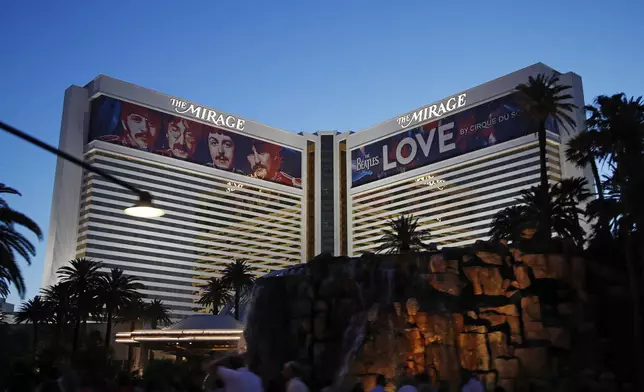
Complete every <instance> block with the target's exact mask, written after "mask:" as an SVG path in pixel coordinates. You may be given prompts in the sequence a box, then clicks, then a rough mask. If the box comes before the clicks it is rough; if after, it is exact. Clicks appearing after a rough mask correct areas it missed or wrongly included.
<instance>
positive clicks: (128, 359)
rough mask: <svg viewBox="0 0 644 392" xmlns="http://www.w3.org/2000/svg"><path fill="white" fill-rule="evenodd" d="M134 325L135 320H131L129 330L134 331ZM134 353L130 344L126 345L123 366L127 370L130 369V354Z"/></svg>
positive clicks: (129, 370)
mask: <svg viewBox="0 0 644 392" xmlns="http://www.w3.org/2000/svg"><path fill="white" fill-rule="evenodd" d="M135 326H136V321H132V322H131V323H130V332H132V331H134V328H135ZM133 353H134V347H132V345H131V344H128V345H127V358H126V359H125V367H126V369H127V372H128V373H129V372H131V371H132V354H133Z"/></svg>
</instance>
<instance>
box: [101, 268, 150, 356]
mask: <svg viewBox="0 0 644 392" xmlns="http://www.w3.org/2000/svg"><path fill="white" fill-rule="evenodd" d="M135 280H136V278H135V277H133V276H127V275H124V274H123V270H122V269H119V268H112V270H111V271H110V272H109V273H108V274H106V275H105V279H103V280H101V281H100V283H99V287H98V301H99V303H100V304H102V305H104V306H105V319H106V320H105V321H106V322H107V326H106V329H105V348H106V349H107V348H109V347H110V341H111V340H112V319H113V318H114V315H115V314H116V313H117V312H118V311H119V310H120V309H121V308H122V307H123V306H125V305H127V304H128V303H129V302H132V301H135V300H136V299H137V298H139V293H138V292H137V291H136V290H139V289H142V288H143V285H142V284H140V283H136V282H135Z"/></svg>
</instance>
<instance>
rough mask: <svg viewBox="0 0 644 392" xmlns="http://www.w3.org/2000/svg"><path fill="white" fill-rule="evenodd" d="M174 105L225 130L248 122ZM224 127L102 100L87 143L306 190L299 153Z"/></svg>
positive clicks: (92, 118)
mask: <svg viewBox="0 0 644 392" xmlns="http://www.w3.org/2000/svg"><path fill="white" fill-rule="evenodd" d="M173 100H174V98H173ZM171 101H172V100H171ZM172 102H173V106H174V107H175V110H176V111H177V112H178V113H183V114H191V115H192V116H194V117H195V118H199V119H200V120H208V121H209V122H213V123H214V124H220V123H221V124H222V125H223V127H228V128H233V129H236V130H242V129H243V128H244V120H241V119H237V118H234V117H233V116H224V115H222V114H221V113H215V112H214V111H212V110H210V109H205V108H203V107H201V106H194V105H193V104H187V103H186V102H184V101H179V100H174V101H172ZM184 104H185V105H184ZM213 119H214V121H212V120H213ZM223 127H222V128H218V127H214V126H209V125H206V124H202V123H201V122H197V121H192V120H188V119H186V118H183V117H181V116H179V115H172V114H167V113H161V112H159V111H156V110H152V109H149V108H147V107H144V106H139V105H136V104H133V103H130V102H126V101H121V100H118V99H115V98H112V97H107V96H100V97H98V98H96V99H94V100H93V101H92V107H91V116H90V132H89V140H88V141H92V140H101V141H103V142H108V143H113V144H119V145H122V146H125V147H129V148H135V149H137V150H142V151H147V152H151V153H154V154H158V155H163V156H166V157H169V158H173V159H179V160H183V161H187V162H192V163H196V164H200V165H204V166H208V167H210V168H212V169H214V170H224V171H227V172H230V173H235V174H239V175H243V176H247V177H252V178H257V179H260V180H264V181H271V182H274V183H279V184H283V185H287V186H292V187H296V188H301V187H302V179H301V173H302V153H301V152H300V151H298V150H295V149H292V148H288V147H284V146H280V145H278V144H275V143H271V142H267V141H264V140H259V139H256V138H254V137H251V136H248V135H245V134H242V133H238V132H233V131H229V130H228V129H224V128H223ZM237 188H239V187H237V186H235V185H233V186H231V187H228V189H231V190H234V189H237Z"/></svg>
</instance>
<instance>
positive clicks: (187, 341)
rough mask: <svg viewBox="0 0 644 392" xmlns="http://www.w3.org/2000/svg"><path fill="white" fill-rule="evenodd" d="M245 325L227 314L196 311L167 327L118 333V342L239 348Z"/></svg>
mask: <svg viewBox="0 0 644 392" xmlns="http://www.w3.org/2000/svg"><path fill="white" fill-rule="evenodd" d="M243 333H244V330H243V326H242V325H241V323H240V322H239V321H237V320H235V319H234V318H233V317H231V316H228V315H225V316H219V315H195V316H190V317H188V318H186V319H184V320H181V321H179V322H178V323H175V324H173V325H171V326H169V327H167V328H164V329H139V330H134V331H131V332H119V333H117V334H116V343H124V344H133V345H140V344H145V345H146V346H150V347H152V348H155V349H161V350H169V351H177V350H190V351H204V350H205V351H237V350H239V349H243V347H240V343H242V344H243Z"/></svg>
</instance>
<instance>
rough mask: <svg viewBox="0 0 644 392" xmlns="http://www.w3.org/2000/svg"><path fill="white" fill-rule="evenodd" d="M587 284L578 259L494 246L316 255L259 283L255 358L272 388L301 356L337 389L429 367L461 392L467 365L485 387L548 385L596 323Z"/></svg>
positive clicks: (318, 380) (252, 324)
mask: <svg viewBox="0 0 644 392" xmlns="http://www.w3.org/2000/svg"><path fill="white" fill-rule="evenodd" d="M584 282H585V271H584V260H583V259H581V258H579V257H572V256H565V255H562V254H537V253H524V252H522V251H521V250H519V249H515V248H512V247H510V248H507V247H504V246H503V245H491V244H489V243H477V244H476V245H474V246H472V247H468V248H455V249H443V250H442V251H439V252H433V253H417V254H409V255H394V256H383V257H380V256H374V255H365V256H363V257H361V258H357V259H349V258H346V257H335V258H334V257H331V256H319V257H318V258H316V259H314V260H312V261H311V262H309V263H308V264H307V265H302V266H298V267H295V268H293V269H290V270H285V271H281V272H279V273H277V274H275V275H272V276H267V277H265V278H262V279H260V280H259V281H258V284H257V287H256V288H255V293H254V296H253V302H252V310H251V312H250V314H249V316H248V320H247V325H248V327H247V330H246V341H247V345H248V354H249V357H250V360H251V366H252V367H253V368H254V369H255V370H256V371H258V373H259V374H260V375H261V376H262V378H263V379H264V380H265V381H266V382H267V385H269V389H270V386H272V385H275V388H278V387H277V385H278V384H276V383H278V382H279V381H278V380H279V368H280V366H281V364H282V363H284V362H285V361H288V360H298V361H300V362H302V363H304V364H308V365H309V366H310V367H311V369H312V371H311V376H312V377H311V378H312V379H311V382H312V384H314V385H316V386H317V387H323V386H327V385H334V388H335V390H338V391H341V390H343V388H345V387H347V386H348V385H349V384H350V382H349V381H348V380H355V378H360V379H361V381H362V382H363V385H364V387H365V389H366V390H369V389H370V388H371V387H372V386H373V385H374V383H375V377H376V375H377V374H384V375H385V377H387V378H388V380H390V381H391V384H392V385H395V383H396V382H397V381H398V380H400V379H401V378H402V377H405V376H415V375H418V374H427V375H429V376H430V377H431V379H432V382H433V383H434V386H441V387H442V388H444V389H443V390H450V391H457V390H458V389H459V383H460V382H461V378H462V377H463V375H464V374H465V373H474V374H476V375H478V377H479V378H480V379H481V381H482V382H484V383H485V384H486V386H487V388H488V390H492V389H493V388H494V387H495V386H502V387H503V388H504V389H505V390H506V391H508V392H513V391H524V390H525V391H528V390H536V391H539V390H550V388H553V387H555V386H556V385H560V384H561V385H564V383H565V382H568V384H570V382H573V384H574V381H575V380H576V377H578V374H577V373H575V369H579V368H580V365H579V364H577V363H576V364H574V365H575V366H573V365H572V364H571V363H570V361H572V358H579V355H573V354H574V353H575V352H576V351H578V350H579V349H580V348H579V347H578V345H576V344H575V343H576V341H577V340H576V339H573V337H575V336H577V334H578V333H579V331H581V330H583V328H588V327H589V323H588V321H591V320H588V319H587V318H588V317H587V315H584V314H583V312H582V310H583V305H584V301H585V298H586V296H585V293H584ZM590 324H591V325H592V322H591V323H590ZM591 329H592V327H591ZM586 335H587V334H586ZM586 335H584V336H586ZM584 342H585V343H584V344H585V345H588V344H589V343H588V340H584ZM583 350H585V352H586V353H589V352H593V350H590V349H589V348H588V347H584V348H583ZM590 356H592V355H590ZM587 361H588V363H593V361H595V360H594V359H591V358H588V359H587ZM595 362H596V361H595ZM571 385H572V384H571Z"/></svg>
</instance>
